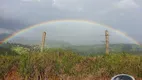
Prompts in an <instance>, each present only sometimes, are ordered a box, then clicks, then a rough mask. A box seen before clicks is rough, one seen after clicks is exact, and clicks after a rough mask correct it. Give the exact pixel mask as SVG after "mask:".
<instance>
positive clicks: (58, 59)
mask: <svg viewBox="0 0 142 80" xmlns="http://www.w3.org/2000/svg"><path fill="white" fill-rule="evenodd" d="M13 53H14V54H13ZM16 53H17V54H16ZM9 54H10V53H6V54H2V55H0V80H13V79H14V80H61V79H63V80H110V78H111V77H112V76H114V75H117V74H121V73H123V74H130V75H132V76H134V77H135V78H136V80H142V56H137V55H132V54H128V53H118V54H109V55H90V56H81V55H78V54H76V53H74V52H72V51H69V50H62V49H48V50H45V51H44V52H43V53H40V52H38V51H29V50H28V49H27V48H26V49H25V48H22V47H21V48H20V47H17V48H13V49H12V55H9Z"/></svg>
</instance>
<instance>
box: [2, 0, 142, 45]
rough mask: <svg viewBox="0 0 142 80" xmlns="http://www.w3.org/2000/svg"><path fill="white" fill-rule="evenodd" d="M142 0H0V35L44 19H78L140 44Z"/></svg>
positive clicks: (141, 39) (141, 40) (141, 41)
mask: <svg viewBox="0 0 142 80" xmlns="http://www.w3.org/2000/svg"><path fill="white" fill-rule="evenodd" d="M141 14H142V0H0V35H3V34H8V35H10V34H12V33H14V32H15V31H18V30H21V29H24V28H27V27H28V26H31V25H35V24H38V23H41V22H45V21H51V20H59V19H80V20H88V21H94V22H97V23H100V24H105V25H108V26H111V27H112V28H114V29H117V30H120V31H121V32H124V33H126V34H127V35H129V36H131V37H132V38H134V39H135V40H137V41H138V42H140V43H142V38H141V36H142V31H141V30H142V27H141V26H142V22H141V21H142V15H141Z"/></svg>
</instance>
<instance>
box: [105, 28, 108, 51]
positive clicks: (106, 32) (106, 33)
mask: <svg viewBox="0 0 142 80" xmlns="http://www.w3.org/2000/svg"><path fill="white" fill-rule="evenodd" d="M105 39H106V54H109V32H108V30H106V31H105Z"/></svg>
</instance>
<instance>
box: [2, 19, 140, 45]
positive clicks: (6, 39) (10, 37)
mask: <svg viewBox="0 0 142 80" xmlns="http://www.w3.org/2000/svg"><path fill="white" fill-rule="evenodd" d="M69 21H70V22H84V23H89V24H95V25H100V26H103V27H106V28H109V29H111V30H114V31H116V32H117V33H118V34H120V35H123V36H125V37H126V38H128V39H130V40H131V41H133V42H134V43H135V44H137V45H140V44H139V43H138V42H137V41H136V40H135V39H133V38H131V37H130V36H128V35H127V34H125V33H123V32H121V31H119V30H116V29H114V28H112V27H110V26H107V25H104V24H99V23H97V22H93V21H88V20H52V21H46V22H42V23H39V24H35V25H32V26H29V27H28V28H25V29H22V30H20V31H17V32H15V33H13V34H12V35H10V36H9V37H7V38H5V39H4V40H3V41H2V42H7V41H8V40H10V39H12V38H13V37H14V36H16V35H18V34H20V33H23V32H26V31H28V30H30V29H32V28H35V27H38V26H41V25H44V24H54V23H56V22H69Z"/></svg>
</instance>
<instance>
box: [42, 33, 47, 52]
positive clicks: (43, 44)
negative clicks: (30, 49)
mask: <svg viewBox="0 0 142 80" xmlns="http://www.w3.org/2000/svg"><path fill="white" fill-rule="evenodd" d="M45 38H46V32H43V34H42V44H41V52H43V51H44V46H45Z"/></svg>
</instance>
